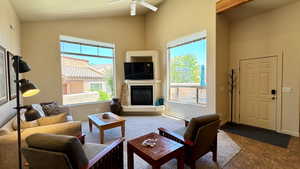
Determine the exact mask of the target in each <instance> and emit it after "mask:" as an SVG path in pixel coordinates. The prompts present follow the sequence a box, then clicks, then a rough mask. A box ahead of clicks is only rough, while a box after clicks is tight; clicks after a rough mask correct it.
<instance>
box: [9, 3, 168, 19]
mask: <svg viewBox="0 0 300 169" xmlns="http://www.w3.org/2000/svg"><path fill="white" fill-rule="evenodd" d="M146 1H147V2H149V3H151V4H153V5H159V4H160V3H161V2H162V1H163V0H146ZM11 2H12V4H13V6H14V8H15V9H16V12H17V15H18V16H19V17H20V19H21V21H23V22H25V21H41V20H57V19H74V18H93V17H105V16H130V2H131V0H11ZM148 11H149V10H148V9H146V8H144V7H141V6H139V7H138V10H137V14H138V15H143V14H145V13H146V12H148Z"/></svg>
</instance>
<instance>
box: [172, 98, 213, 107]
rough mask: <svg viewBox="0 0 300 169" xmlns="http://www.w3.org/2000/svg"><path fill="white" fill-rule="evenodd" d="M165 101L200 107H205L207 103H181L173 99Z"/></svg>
mask: <svg viewBox="0 0 300 169" xmlns="http://www.w3.org/2000/svg"><path fill="white" fill-rule="evenodd" d="M167 103H171V104H183V105H192V106H197V107H202V108H207V107H208V106H207V104H201V103H200V104H195V103H183V102H177V101H174V100H167Z"/></svg>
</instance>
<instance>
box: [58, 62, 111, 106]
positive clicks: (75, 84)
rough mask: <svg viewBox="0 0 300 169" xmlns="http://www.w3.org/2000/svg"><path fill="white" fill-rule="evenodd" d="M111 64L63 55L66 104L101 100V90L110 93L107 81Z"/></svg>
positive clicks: (64, 97) (64, 98)
mask: <svg viewBox="0 0 300 169" xmlns="http://www.w3.org/2000/svg"><path fill="white" fill-rule="evenodd" d="M109 67H111V65H109V64H107V65H106V64H103V65H102V64H99V65H95V66H93V65H90V64H89V61H88V60H85V59H78V58H74V57H69V56H62V81H63V94H64V96H63V100H64V104H72V103H82V102H91V101H97V100H99V97H100V96H99V91H105V92H108V93H110V92H111V91H109V90H110V89H109V87H107V83H106V82H105V80H106V76H105V70H106V69H108V68H109Z"/></svg>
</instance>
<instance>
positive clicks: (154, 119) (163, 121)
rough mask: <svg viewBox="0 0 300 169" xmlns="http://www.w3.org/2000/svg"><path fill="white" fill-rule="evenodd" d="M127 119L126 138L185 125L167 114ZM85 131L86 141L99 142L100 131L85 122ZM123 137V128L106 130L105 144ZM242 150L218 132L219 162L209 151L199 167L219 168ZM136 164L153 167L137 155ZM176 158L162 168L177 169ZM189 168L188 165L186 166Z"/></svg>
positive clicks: (144, 168) (137, 167)
mask: <svg viewBox="0 0 300 169" xmlns="http://www.w3.org/2000/svg"><path fill="white" fill-rule="evenodd" d="M123 118H125V119H126V140H131V139H134V138H136V137H139V136H142V135H145V134H148V133H150V132H158V130H157V128H158V127H163V128H166V129H169V130H176V129H178V128H181V127H183V126H184V121H182V120H177V119H174V118H170V117H165V116H139V117H137V116H125V117H123ZM82 126H83V132H84V133H85V134H86V142H89V143H99V131H98V130H97V129H96V128H95V127H94V128H93V132H92V133H91V132H89V128H88V123H87V122H83V124H82ZM119 137H121V129H120V128H119V127H118V128H114V129H110V130H106V131H105V139H104V140H105V144H107V145H109V144H110V143H111V142H113V141H114V140H115V139H117V138H119ZM124 151H125V153H124V155H125V157H124V160H125V168H127V153H126V151H127V149H126V144H125V147H124ZM239 152H240V147H239V146H238V145H237V144H236V143H235V142H234V141H233V140H232V139H231V138H230V137H229V136H228V135H227V134H226V133H225V132H223V131H220V132H219V134H218V163H215V162H213V161H212V153H208V154H206V155H205V156H203V157H202V158H200V159H199V160H198V161H197V164H196V166H197V169H219V168H223V167H225V166H226V164H227V163H228V162H229V161H230V160H231V159H232V158H233V157H234V156H235V155H236V154H237V153H239ZM134 165H135V168H136V169H151V166H150V165H149V164H147V163H146V162H145V161H144V160H142V159H141V158H139V157H138V156H136V155H135V157H134ZM176 168H177V162H176V160H171V161H170V162H168V163H166V164H165V165H163V166H162V169H176ZM185 168H186V169H189V167H188V166H185Z"/></svg>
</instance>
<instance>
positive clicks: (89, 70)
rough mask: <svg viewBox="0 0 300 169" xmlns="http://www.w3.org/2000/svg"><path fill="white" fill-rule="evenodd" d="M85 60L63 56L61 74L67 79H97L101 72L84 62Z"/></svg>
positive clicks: (101, 75) (100, 76)
mask: <svg viewBox="0 0 300 169" xmlns="http://www.w3.org/2000/svg"><path fill="white" fill-rule="evenodd" d="M85 62H86V60H82V59H76V58H70V57H63V63H64V64H63V65H62V75H63V77H64V78H65V79H68V80H99V79H102V78H103V74H102V73H101V72H99V71H98V70H96V69H95V68H93V67H92V66H90V65H88V64H87V63H85Z"/></svg>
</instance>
